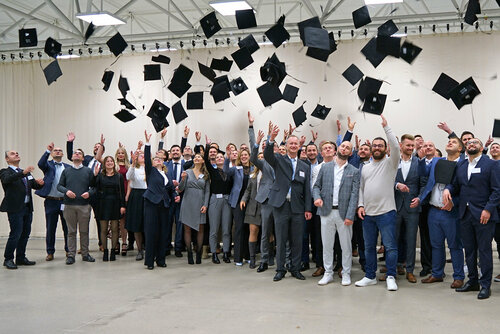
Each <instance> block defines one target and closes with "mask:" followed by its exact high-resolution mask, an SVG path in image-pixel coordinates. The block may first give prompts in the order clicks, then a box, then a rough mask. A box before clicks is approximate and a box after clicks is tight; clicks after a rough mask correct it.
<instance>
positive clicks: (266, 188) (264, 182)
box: [248, 128, 274, 204]
mask: <svg viewBox="0 0 500 334" xmlns="http://www.w3.org/2000/svg"><path fill="white" fill-rule="evenodd" d="M248 137H249V138H250V147H251V149H252V152H251V154H250V162H251V163H253V164H254V165H255V166H256V167H257V168H258V169H259V170H260V171H261V172H262V177H261V179H260V184H259V189H258V190H257V195H256V196H255V200H256V201H257V202H259V203H261V204H264V202H265V201H266V200H267V199H268V197H269V193H270V192H271V187H272V186H273V183H274V170H273V167H271V165H270V164H269V163H268V162H267V161H266V160H265V159H262V160H259V158H258V156H259V147H258V146H256V143H255V133H254V130H253V128H248Z"/></svg>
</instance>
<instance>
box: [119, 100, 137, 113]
mask: <svg viewBox="0 0 500 334" xmlns="http://www.w3.org/2000/svg"><path fill="white" fill-rule="evenodd" d="M118 101H120V104H121V105H122V106H125V108H127V109H130V110H134V109H136V108H135V107H134V105H133V104H132V103H130V102H129V101H128V100H127V99H126V98H121V99H118Z"/></svg>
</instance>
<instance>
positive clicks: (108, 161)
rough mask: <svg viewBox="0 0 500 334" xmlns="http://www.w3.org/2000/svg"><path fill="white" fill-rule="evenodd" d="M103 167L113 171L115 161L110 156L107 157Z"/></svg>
mask: <svg viewBox="0 0 500 334" xmlns="http://www.w3.org/2000/svg"><path fill="white" fill-rule="evenodd" d="M104 167H105V168H106V170H114V169H115V159H113V157H111V156H107V157H106V158H105V159H104Z"/></svg>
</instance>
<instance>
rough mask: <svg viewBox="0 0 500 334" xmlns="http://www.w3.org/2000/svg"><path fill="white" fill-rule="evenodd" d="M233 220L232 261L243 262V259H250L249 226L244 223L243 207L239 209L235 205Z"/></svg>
mask: <svg viewBox="0 0 500 334" xmlns="http://www.w3.org/2000/svg"><path fill="white" fill-rule="evenodd" d="M233 220H234V236H233V243H234V262H243V259H250V251H249V249H248V236H249V233H250V231H249V226H248V224H245V222H244V220H245V208H244V209H243V210H241V209H240V206H239V205H237V206H236V208H234V209H233Z"/></svg>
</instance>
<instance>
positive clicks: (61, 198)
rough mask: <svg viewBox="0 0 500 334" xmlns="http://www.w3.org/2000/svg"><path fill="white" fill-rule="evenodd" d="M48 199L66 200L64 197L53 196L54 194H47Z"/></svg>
mask: <svg viewBox="0 0 500 334" xmlns="http://www.w3.org/2000/svg"><path fill="white" fill-rule="evenodd" d="M45 198H46V199H51V200H53V201H62V200H64V197H52V196H47V197H45Z"/></svg>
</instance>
